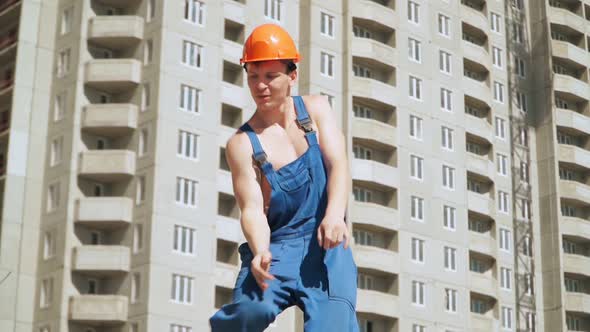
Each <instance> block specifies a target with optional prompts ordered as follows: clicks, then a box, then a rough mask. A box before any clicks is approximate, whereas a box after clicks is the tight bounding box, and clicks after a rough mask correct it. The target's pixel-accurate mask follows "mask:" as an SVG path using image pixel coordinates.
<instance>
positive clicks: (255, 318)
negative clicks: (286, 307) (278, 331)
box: [209, 301, 278, 332]
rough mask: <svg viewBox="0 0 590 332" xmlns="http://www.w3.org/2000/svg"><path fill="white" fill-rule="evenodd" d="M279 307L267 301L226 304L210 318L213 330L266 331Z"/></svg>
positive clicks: (227, 331)
mask: <svg viewBox="0 0 590 332" xmlns="http://www.w3.org/2000/svg"><path fill="white" fill-rule="evenodd" d="M276 311H277V308H276V307H275V306H273V305H272V304H271V303H266V302H254V301H252V302H250V301H247V302H237V303H231V304H226V305H224V306H223V307H221V309H219V311H217V312H216V313H215V314H214V315H213V316H212V317H211V318H210V319H209V324H210V325H211V331H212V332H234V331H236V332H238V331H239V332H256V331H260V332H262V331H264V329H265V328H267V327H268V326H269V325H270V323H272V322H273V321H274V320H275V318H276V316H277V314H278V313H277V312H276Z"/></svg>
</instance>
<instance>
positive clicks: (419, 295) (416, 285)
mask: <svg viewBox="0 0 590 332" xmlns="http://www.w3.org/2000/svg"><path fill="white" fill-rule="evenodd" d="M412 303H413V304H415V305H419V306H423V305H424V283H423V282H420V281H412Z"/></svg>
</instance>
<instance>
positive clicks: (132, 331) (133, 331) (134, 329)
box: [129, 323, 139, 332]
mask: <svg viewBox="0 0 590 332" xmlns="http://www.w3.org/2000/svg"><path fill="white" fill-rule="evenodd" d="M129 332H139V324H138V323H129Z"/></svg>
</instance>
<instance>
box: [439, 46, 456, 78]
mask: <svg viewBox="0 0 590 332" xmlns="http://www.w3.org/2000/svg"><path fill="white" fill-rule="evenodd" d="M438 52H439V53H438V61H439V64H438V69H439V70H440V71H441V72H442V73H444V74H447V75H451V71H452V66H453V55H452V54H451V52H448V51H446V50H439V51H438Z"/></svg>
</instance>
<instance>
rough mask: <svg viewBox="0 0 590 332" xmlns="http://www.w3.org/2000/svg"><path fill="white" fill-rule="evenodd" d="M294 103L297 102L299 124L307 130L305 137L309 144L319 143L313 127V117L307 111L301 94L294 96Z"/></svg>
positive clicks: (296, 109) (296, 110)
mask: <svg viewBox="0 0 590 332" xmlns="http://www.w3.org/2000/svg"><path fill="white" fill-rule="evenodd" d="M293 103H294V104H295V112H296V113H297V124H298V125H299V127H301V128H302V129H303V131H304V132H305V138H306V139H307V143H308V144H309V145H313V144H317V141H318V140H317V136H316V131H315V130H313V127H312V126H311V124H312V121H311V117H310V116H309V113H308V112H307V108H305V103H304V102H303V98H302V97H301V96H293Z"/></svg>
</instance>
